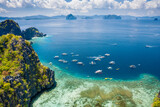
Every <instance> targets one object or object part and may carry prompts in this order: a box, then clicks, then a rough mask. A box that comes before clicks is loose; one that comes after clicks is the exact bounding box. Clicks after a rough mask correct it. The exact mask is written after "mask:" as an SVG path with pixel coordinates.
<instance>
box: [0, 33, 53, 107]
mask: <svg viewBox="0 0 160 107" xmlns="http://www.w3.org/2000/svg"><path fill="white" fill-rule="evenodd" d="M53 85H55V79H54V71H52V70H50V69H49V68H48V67H45V66H43V65H42V64H41V63H40V60H39V58H38V56H37V54H36V52H35V51H34V50H33V48H32V46H31V45H30V42H28V41H27V40H24V39H23V38H22V37H20V36H15V35H13V34H8V35H3V36H1V37H0V106H3V107H11V106H12V107H16V106H17V107H19V106H29V102H30V100H31V98H32V97H33V96H35V95H36V94H37V93H38V92H40V91H42V90H43V89H46V88H50V87H52V86H53Z"/></svg>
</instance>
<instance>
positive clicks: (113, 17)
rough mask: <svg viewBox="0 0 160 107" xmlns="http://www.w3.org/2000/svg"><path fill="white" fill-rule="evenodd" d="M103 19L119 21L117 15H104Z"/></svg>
mask: <svg viewBox="0 0 160 107" xmlns="http://www.w3.org/2000/svg"><path fill="white" fill-rule="evenodd" d="M103 19H121V16H117V15H105V16H104V17H103Z"/></svg>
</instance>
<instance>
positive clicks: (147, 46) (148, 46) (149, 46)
mask: <svg viewBox="0 0 160 107" xmlns="http://www.w3.org/2000/svg"><path fill="white" fill-rule="evenodd" d="M145 47H146V48H152V47H153V46H151V45H146V46H145Z"/></svg>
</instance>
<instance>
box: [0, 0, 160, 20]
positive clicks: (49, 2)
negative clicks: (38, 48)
mask: <svg viewBox="0 0 160 107" xmlns="http://www.w3.org/2000/svg"><path fill="white" fill-rule="evenodd" d="M70 13H72V14H75V15H107V14H116V15H130V16H160V0H0V16H5V17H22V16H32V15H46V16H56V15H67V14H70Z"/></svg>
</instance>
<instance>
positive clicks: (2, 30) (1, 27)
mask: <svg viewBox="0 0 160 107" xmlns="http://www.w3.org/2000/svg"><path fill="white" fill-rule="evenodd" d="M6 34H14V35H19V36H20V35H21V36H22V37H23V38H24V39H26V40H30V39H32V37H43V36H46V34H43V33H41V32H39V30H38V29H37V28H35V27H30V28H27V29H26V30H24V31H21V29H20V26H19V24H18V23H16V22H15V21H13V20H5V21H2V22H1V23H0V36H2V35H6Z"/></svg>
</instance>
